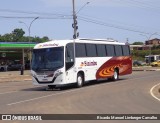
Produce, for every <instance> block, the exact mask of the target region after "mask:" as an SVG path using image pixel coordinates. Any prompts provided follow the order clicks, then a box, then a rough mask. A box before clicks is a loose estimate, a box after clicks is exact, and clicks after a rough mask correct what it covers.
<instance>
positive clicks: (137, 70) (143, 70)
mask: <svg viewBox="0 0 160 123" xmlns="http://www.w3.org/2000/svg"><path fill="white" fill-rule="evenodd" d="M132 71H160V69H151V70H141V69H140V70H132Z"/></svg>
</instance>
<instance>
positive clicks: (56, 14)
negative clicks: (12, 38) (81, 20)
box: [0, 9, 72, 17]
mask: <svg viewBox="0 0 160 123" xmlns="http://www.w3.org/2000/svg"><path fill="white" fill-rule="evenodd" d="M0 12H9V13H20V14H32V15H33V14H34V15H35V14H36V15H45V16H58V17H63V16H68V17H71V16H72V15H66V14H59V13H46V12H34V11H22V10H10V9H0Z"/></svg>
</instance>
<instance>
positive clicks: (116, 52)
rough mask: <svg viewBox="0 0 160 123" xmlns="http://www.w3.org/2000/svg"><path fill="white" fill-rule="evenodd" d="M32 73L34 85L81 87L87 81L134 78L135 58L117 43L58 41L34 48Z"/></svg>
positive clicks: (90, 40) (107, 41) (92, 40)
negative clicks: (132, 74) (130, 75)
mask: <svg viewBox="0 0 160 123" xmlns="http://www.w3.org/2000/svg"><path fill="white" fill-rule="evenodd" d="M31 73H32V79H33V84H34V85H48V87H49V88H53V87H55V86H62V85H66V84H71V83H75V85H76V86H77V87H82V86H83V84H84V83H85V82H87V81H91V80H101V79H108V78H110V79H112V80H118V79H119V76H120V75H126V74H131V73H132V58H131V56H130V48H129V46H128V45H125V43H119V42H117V41H114V40H107V39H106V40H105V39H76V40H55V41H49V42H45V43H40V44H37V45H36V46H35V47H34V49H33V55H32V65H31Z"/></svg>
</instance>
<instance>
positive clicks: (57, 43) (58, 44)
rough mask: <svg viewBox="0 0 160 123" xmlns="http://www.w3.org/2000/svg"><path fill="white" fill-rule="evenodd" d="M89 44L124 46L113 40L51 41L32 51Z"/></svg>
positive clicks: (38, 45) (37, 46)
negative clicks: (71, 44)
mask: <svg viewBox="0 0 160 123" xmlns="http://www.w3.org/2000/svg"><path fill="white" fill-rule="evenodd" d="M73 42H75V43H90V44H95V43H96V44H114V45H125V43H120V42H118V41H116V40H113V39H86V38H85V39H75V40H52V41H48V42H44V43H39V44H37V45H36V46H35V47H34V49H41V48H48V47H61V46H66V44H68V43H73Z"/></svg>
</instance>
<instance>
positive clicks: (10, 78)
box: [0, 70, 32, 82]
mask: <svg viewBox="0 0 160 123" xmlns="http://www.w3.org/2000/svg"><path fill="white" fill-rule="evenodd" d="M31 80H32V79H31V74H30V70H25V71H24V75H20V71H7V72H0V82H20V81H31Z"/></svg>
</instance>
